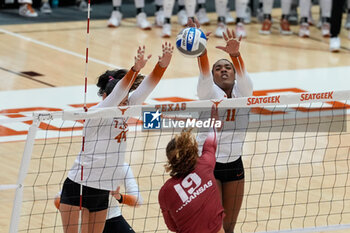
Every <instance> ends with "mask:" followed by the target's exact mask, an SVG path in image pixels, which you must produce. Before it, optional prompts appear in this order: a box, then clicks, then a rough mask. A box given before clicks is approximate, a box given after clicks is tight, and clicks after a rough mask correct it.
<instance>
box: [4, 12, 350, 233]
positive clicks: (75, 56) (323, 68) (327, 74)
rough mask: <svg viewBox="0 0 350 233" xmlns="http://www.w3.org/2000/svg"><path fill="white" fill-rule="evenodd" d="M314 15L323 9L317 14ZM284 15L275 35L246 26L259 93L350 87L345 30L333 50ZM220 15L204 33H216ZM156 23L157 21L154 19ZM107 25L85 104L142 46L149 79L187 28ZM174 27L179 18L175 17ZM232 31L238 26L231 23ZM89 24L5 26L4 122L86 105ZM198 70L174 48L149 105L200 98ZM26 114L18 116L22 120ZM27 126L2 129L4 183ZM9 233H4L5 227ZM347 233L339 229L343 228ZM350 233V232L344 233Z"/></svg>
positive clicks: (96, 32) (7, 209) (248, 57)
mask: <svg viewBox="0 0 350 233" xmlns="http://www.w3.org/2000/svg"><path fill="white" fill-rule="evenodd" d="M313 12H314V15H316V12H318V9H313ZM279 15H280V11H279V10H275V11H274V12H273V17H274V20H275V23H274V25H273V33H272V34H271V35H270V36H263V35H259V33H258V30H259V29H260V27H261V25H260V24H256V23H252V24H250V25H247V26H246V29H247V32H248V37H247V38H246V39H243V41H242V44H241V54H242V56H243V59H244V62H245V66H246V68H247V70H248V72H249V74H250V77H251V78H252V80H253V84H254V90H255V91H263V92H265V93H273V94H277V93H283V94H288V93H295V92H301V91H305V92H322V91H336V90H349V87H350V76H349V74H350V56H349V55H350V40H349V39H347V37H348V31H346V30H345V29H342V32H341V39H342V50H341V52H340V53H330V52H329V50H328V46H329V44H328V39H325V38H322V37H321V35H320V34H321V33H320V31H319V30H318V29H316V28H315V27H312V28H311V37H310V38H308V39H302V38H298V36H297V31H298V27H296V26H292V30H293V31H294V32H295V33H294V34H293V35H291V36H281V35H280V34H279V32H278V26H277V25H278V19H279ZM215 17H216V16H215V15H214V14H210V18H211V25H210V26H205V27H203V30H204V31H212V32H214V30H215V28H216V25H215ZM150 20H151V21H152V22H153V18H150ZM106 22H107V20H93V19H92V22H91V24H90V36H89V61H88V64H89V65H88V92H87V93H88V94H87V103H88V104H93V103H97V102H99V101H100V99H99V97H98V96H97V88H96V86H95V83H96V78H97V77H98V75H100V74H101V73H103V72H104V71H105V70H106V69H114V68H126V69H128V68H130V67H131V66H132V64H133V59H134V58H133V57H134V55H135V54H136V50H137V46H138V45H145V46H146V53H150V54H152V55H153V56H152V58H151V59H150V61H149V62H148V63H147V65H146V67H145V68H144V69H143V70H142V71H141V73H144V74H148V73H150V72H151V70H152V68H153V66H154V65H155V63H156V62H157V56H158V55H160V53H161V43H163V42H165V41H170V42H171V43H173V44H175V35H176V34H177V32H179V31H180V30H181V28H182V27H180V26H179V25H177V24H176V23H174V24H173V30H172V33H173V36H172V37H171V38H170V39H163V38H161V36H160V35H161V29H159V28H152V30H151V31H141V30H140V29H138V28H137V27H136V26H135V19H125V20H123V23H122V26H121V27H119V28H117V29H110V28H107V27H106ZM173 22H176V18H174V19H173ZM229 28H234V26H229ZM86 37H87V35H86V22H68V23H67V22H65V23H50V24H47V23H46V24H45V23H43V24H29V25H28V24H27V25H8V26H6V25H3V26H1V27H0V56H1V59H0V82H1V86H0V113H1V116H0V119H5V118H9V117H10V116H9V115H8V114H9V113H10V114H22V115H28V114H30V112H32V111H37V110H38V111H61V110H63V109H65V110H66V109H77V108H81V106H82V104H83V100H84V99H83V93H84V86H83V84H84V72H85V48H86ZM223 44H224V41H223V39H217V38H215V37H214V36H211V37H210V39H209V41H208V45H207V49H208V54H209V61H210V63H211V64H213V63H214V62H215V61H216V60H217V59H220V58H223V57H226V58H227V56H226V55H225V54H224V53H223V52H221V51H218V50H217V49H215V46H217V45H223ZM197 76H198V66H197V61H196V59H189V58H184V57H183V56H182V55H181V54H179V53H178V51H176V50H175V51H174V55H173V59H172V61H171V63H170V66H169V67H168V69H167V71H166V73H165V75H164V77H163V79H162V80H161V82H160V83H159V84H158V86H157V87H156V89H155V90H154V91H153V92H152V94H151V95H150V96H149V98H148V99H147V100H146V103H148V104H154V103H165V102H179V101H180V102H181V101H191V100H196V99H197V96H196V83H197ZM18 116H20V115H18ZM28 128H29V124H28V122H23V123H15V124H13V123H11V124H3V125H1V126H0V142H1V147H0V156H1V159H2V162H1V163H0V164H1V165H0V179H1V183H2V184H5V185H6V184H15V183H16V180H17V173H18V170H19V163H20V160H21V156H22V152H23V147H24V141H25V139H26V134H27V130H28ZM13 197H14V191H13V190H1V191H0V203H1V206H2V208H1V209H3V211H1V213H0V228H1V231H2V232H3V231H4V232H6V231H7V229H8V226H9V221H10V213H11V209H12V201H13ZM3 229H4V230H3ZM339 232H341V231H339ZM344 232H346V231H344Z"/></svg>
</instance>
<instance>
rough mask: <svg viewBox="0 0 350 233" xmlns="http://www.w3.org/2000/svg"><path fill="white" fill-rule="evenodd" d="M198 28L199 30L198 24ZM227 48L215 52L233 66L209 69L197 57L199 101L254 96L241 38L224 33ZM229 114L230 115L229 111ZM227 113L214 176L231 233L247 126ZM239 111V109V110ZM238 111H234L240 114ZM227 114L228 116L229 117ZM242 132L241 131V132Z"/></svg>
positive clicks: (240, 194)
mask: <svg viewBox="0 0 350 233" xmlns="http://www.w3.org/2000/svg"><path fill="white" fill-rule="evenodd" d="M197 26H199V25H198V24H197ZM223 37H224V39H225V41H226V46H224V47H223V46H217V47H216V48H218V49H220V50H222V51H224V52H226V53H227V54H229V56H230V59H231V61H232V63H231V62H230V61H229V60H226V59H220V60H218V61H217V62H215V64H214V65H213V68H212V70H210V67H209V61H208V55H207V52H206V51H205V52H204V53H203V54H202V55H201V56H200V57H198V66H199V70H200V76H199V79H198V85H197V92H198V97H199V99H201V100H208V99H216V100H220V99H227V98H238V97H244V96H251V95H253V84H252V81H251V79H250V78H249V75H248V73H247V71H246V70H245V67H244V63H243V59H242V57H241V55H240V52H239V46H240V42H241V37H240V38H239V39H237V38H236V37H235V33H234V31H233V30H232V32H231V31H230V30H228V29H227V30H226V33H224V35H223ZM231 110H232V111H231ZM231 110H230V111H227V112H226V113H227V115H226V117H225V119H226V121H225V122H224V128H227V129H228V128H230V127H232V128H231V129H233V130H234V131H233V130H229V131H225V130H223V131H222V132H221V134H220V135H218V147H217V150H216V166H215V170H214V175H215V178H216V180H217V183H218V186H219V190H220V192H221V197H222V205H223V207H224V210H225V218H224V222H223V226H224V230H225V232H226V233H232V232H233V230H234V227H235V224H236V222H237V218H238V214H239V211H240V208H241V205H242V201H243V194H244V168H243V163H242V159H241V156H242V146H243V141H244V139H245V134H246V131H245V129H246V127H245V126H247V124H248V115H247V114H248V112H246V113H243V112H244V111H245V110H243V111H241V113H243V114H236V115H235V116H234V117H232V116H233V115H231V114H234V113H233V112H234V111H235V110H233V109H231ZM240 110H242V109H240ZM240 110H237V111H240ZM229 114H230V116H228V115H229ZM240 129H241V130H240ZM205 138H206V135H205V134H203V133H201V134H199V135H198V138H197V141H198V144H199V145H202V144H203V143H204V140H205Z"/></svg>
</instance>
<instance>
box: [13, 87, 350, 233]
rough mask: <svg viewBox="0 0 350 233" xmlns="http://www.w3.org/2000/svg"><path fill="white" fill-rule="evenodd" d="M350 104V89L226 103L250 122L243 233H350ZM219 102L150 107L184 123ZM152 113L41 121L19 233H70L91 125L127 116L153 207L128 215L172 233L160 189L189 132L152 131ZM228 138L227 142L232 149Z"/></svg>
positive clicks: (17, 216) (141, 182)
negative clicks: (69, 216)
mask: <svg viewBox="0 0 350 233" xmlns="http://www.w3.org/2000/svg"><path fill="white" fill-rule="evenodd" d="M349 99H350V93H349V92H325V93H308V94H303V93H300V94H292V95H277V96H269V97H266V96H265V97H250V98H239V99H232V100H224V101H222V102H220V104H219V105H218V106H219V110H220V109H221V110H222V109H224V111H222V112H224V114H225V115H224V116H223V119H229V120H232V121H234V120H235V119H237V117H238V116H237V114H240V112H241V115H240V116H239V117H241V118H242V117H243V118H246V119H247V122H248V123H247V125H246V126H245V127H244V131H245V137H244V143H243V149H242V151H243V154H242V160H243V164H244V167H245V192H244V197H243V204H242V207H241V211H240V214H239V217H238V222H237V225H236V228H235V232H273V231H276V232H282V231H286V232H293V231H295V232H298V231H302V230H303V229H304V230H305V229H306V230H313V231H316V232H317V231H318V230H319V232H321V231H326V230H331V229H342V228H348V227H350V170H349V168H350V159H349V156H350V154H349V149H350V132H349V127H348V122H349V120H348V114H349V112H348V111H349V109H350V101H349ZM214 102H215V101H214ZM212 104H213V101H193V102H187V103H171V104H164V105H162V106H147V111H150V110H153V111H154V112H156V109H158V110H159V111H160V112H162V113H165V112H169V111H170V112H171V114H173V115H174V116H177V114H178V115H181V117H182V118H183V115H184V111H183V110H184V109H187V110H189V112H191V111H192V110H191V109H198V108H200V109H202V110H208V111H210V108H211V106H212ZM242 109H243V110H244V111H239V110H242ZM175 110H176V111H175ZM229 110H230V113H229ZM245 110H249V111H245ZM144 112H145V107H144V106H134V107H129V108H123V109H121V108H115V109H114V108H111V109H100V110H98V111H94V112H93V111H88V112H87V113H85V112H83V111H74V112H73V111H67V112H46V113H38V114H36V115H35V116H34V122H36V123H35V124H33V126H32V127H31V129H30V132H29V134H28V139H27V145H26V150H25V153H24V157H23V160H22V166H21V171H20V174H19V179H18V182H19V186H18V187H17V190H16V195H15V196H16V200H15V201H14V208H13V214H12V219H11V229H12V230H18V232H63V229H62V222H61V216H60V213H59V211H58V210H57V209H56V208H55V206H54V203H53V201H54V197H55V195H56V194H57V192H59V191H60V190H61V188H62V185H63V182H64V180H65V179H66V177H67V173H68V171H69V170H70V169H71V167H72V165H73V163H74V160H75V159H76V157H77V155H78V154H79V152H80V150H81V149H82V128H83V120H91V119H94V120H95V121H96V120H97V121H98V120H100V121H101V122H102V121H103V119H106V118H109V119H113V118H116V119H117V118H121V117H123V118H125V119H127V120H128V121H127V124H128V133H127V134H126V138H123V135H121V136H120V137H119V139H121V140H123V139H126V142H127V146H126V147H125V148H124V151H125V152H124V155H125V162H127V163H128V164H129V165H130V168H131V170H132V172H133V175H134V177H135V181H136V183H137V184H138V187H139V194H140V196H142V199H143V204H142V205H141V206H140V207H137V208H133V207H130V206H126V205H120V209H121V212H122V215H123V217H124V218H125V219H126V220H127V222H128V223H129V224H130V226H131V227H132V228H133V229H134V230H135V232H167V231H168V230H167V227H166V225H165V223H164V221H163V217H162V214H161V212H160V209H159V204H158V192H159V189H160V188H161V186H162V185H163V184H164V182H165V181H166V180H167V179H168V178H169V176H168V174H166V173H165V171H164V164H165V162H166V156H165V148H166V145H167V143H168V142H169V141H170V139H171V138H172V137H174V135H175V134H177V133H178V132H179V130H178V129H176V130H175V129H165V128H164V127H163V128H161V129H155V130H143V126H144V125H143V120H144V118H143V117H144V114H143V113H144ZM234 112H235V114H236V116H235V117H234V118H232V116H233V113H234ZM228 114H230V116H228ZM242 114H243V115H242ZM174 121H179V120H178V119H177V120H174ZM95 126H96V125H95ZM97 126H101V125H98V124H97ZM104 126H105V127H107V128H108V127H110V128H111V129H112V128H113V127H115V126H116V125H115V124H110V125H104ZM231 130H232V135H233V134H235V132H236V131H238V130H239V131H242V129H241V128H240V125H238V124H237V125H235V128H233V129H231ZM111 132H112V131H111ZM226 132H228V131H226ZM194 133H196V131H194ZM218 138H219V141H218V143H219V144H220V143H226V142H221V141H220V137H218ZM112 139H113V140H119V139H118V137H117V135H112V134H111V139H105V140H107V141H108V140H112ZM98 140H103V139H101V138H100V139H99V138H98V137H97V138H96V141H98ZM232 143H234V142H232ZM116 150H118V149H116ZM105 166H106V168H107V167H108V164H106V165H105ZM102 169H103V168H102ZM115 169H120V168H118V167H116V168H115ZM124 192H125V188H124V187H122V188H121V193H124ZM22 194H23V196H22Z"/></svg>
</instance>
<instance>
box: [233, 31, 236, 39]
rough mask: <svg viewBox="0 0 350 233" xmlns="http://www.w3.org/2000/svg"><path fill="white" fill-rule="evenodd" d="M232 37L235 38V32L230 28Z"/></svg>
mask: <svg viewBox="0 0 350 233" xmlns="http://www.w3.org/2000/svg"><path fill="white" fill-rule="evenodd" d="M232 38H236V33H235V31H234V30H233V29H232Z"/></svg>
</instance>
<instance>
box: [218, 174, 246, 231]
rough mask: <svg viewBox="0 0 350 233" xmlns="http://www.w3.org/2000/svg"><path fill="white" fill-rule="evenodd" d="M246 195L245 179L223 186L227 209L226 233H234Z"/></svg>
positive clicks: (225, 207)
mask: <svg viewBox="0 0 350 233" xmlns="http://www.w3.org/2000/svg"><path fill="white" fill-rule="evenodd" d="M243 195H244V179H242V180H238V181H231V182H226V183H223V184H222V200H223V207H224V209H225V214H226V216H225V218H224V229H225V233H233V230H234V228H235V226H236V222H237V218H238V214H239V211H240V209H241V206H242V202H243Z"/></svg>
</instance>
